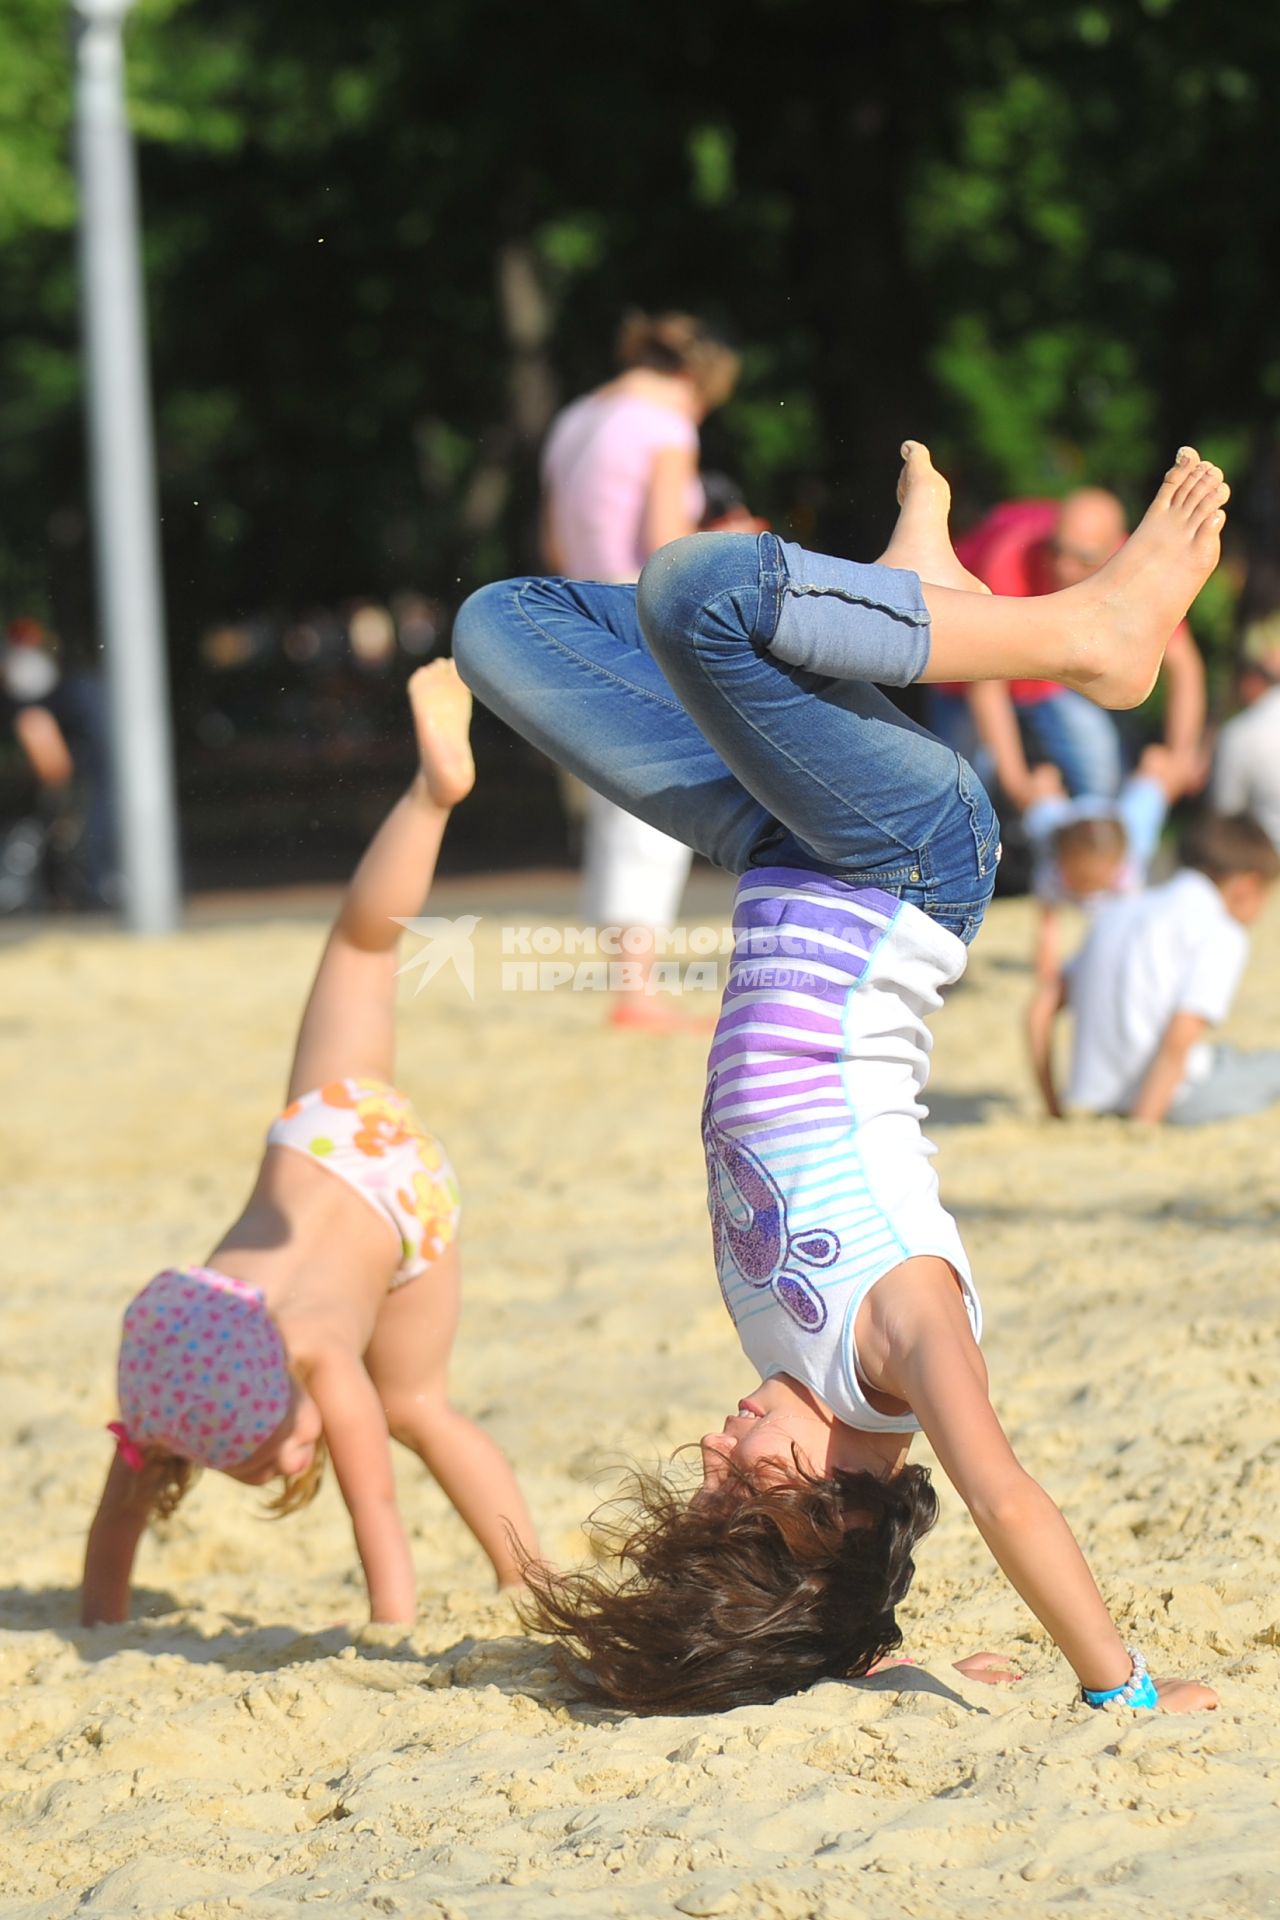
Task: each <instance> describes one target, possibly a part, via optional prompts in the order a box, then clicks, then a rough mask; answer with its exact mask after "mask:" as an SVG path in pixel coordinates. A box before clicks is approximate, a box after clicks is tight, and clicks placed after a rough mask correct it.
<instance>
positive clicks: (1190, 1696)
mask: <svg viewBox="0 0 1280 1920" xmlns="http://www.w3.org/2000/svg"><path fill="white" fill-rule="evenodd" d="M1156 1693H1157V1695H1158V1696H1159V1700H1160V1705H1161V1707H1162V1708H1163V1710H1164V1711H1165V1713H1204V1712H1207V1711H1212V1709H1213V1708H1214V1707H1216V1706H1217V1704H1218V1696H1217V1694H1216V1693H1215V1692H1214V1691H1213V1688H1212V1687H1206V1685H1205V1684H1204V1681H1203V1680H1157V1681H1156Z"/></svg>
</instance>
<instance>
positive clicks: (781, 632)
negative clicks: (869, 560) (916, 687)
mask: <svg viewBox="0 0 1280 1920" xmlns="http://www.w3.org/2000/svg"><path fill="white" fill-rule="evenodd" d="M766 541H771V542H772V544H773V546H774V547H775V548H776V550H777V557H778V559H779V560H780V562H781V565H782V567H783V568H784V569H785V580H784V582H783V586H782V593H781V603H780V607H779V611H778V618H777V623H776V625H775V627H774V631H773V634H772V637H771V638H770V639H769V640H768V642H767V647H768V651H769V652H770V653H771V654H772V655H773V656H774V657H775V658H776V659H778V660H785V661H786V662H787V664H788V665H789V666H793V667H801V668H803V669H804V670H805V671H806V672H809V673H816V674H821V675H823V676H824V677H825V678H827V679H831V680H869V681H871V682H873V683H874V684H876V685H878V686H887V687H908V686H910V685H911V684H912V683H913V682H914V681H916V680H918V679H919V678H920V675H921V674H922V673H923V672H924V670H925V667H926V666H927V665H928V663H929V644H930V624H929V609H928V607H927V606H926V605H925V602H924V594H923V592H922V591H921V587H920V576H919V574H917V573H912V572H910V571H908V570H907V569H906V568H903V567H882V566H875V565H871V566H866V565H863V564H861V563H860V562H858V561H856V560H838V559H836V558H835V557H834V556H833V555H831V554H826V553H812V552H810V551H809V549H808V548H807V547H801V546H797V545H796V544H795V542H794V541H790V540H778V539H777V538H776V537H775V536H772V535H762V536H761V549H762V552H761V558H762V561H763V560H765V558H766V550H765V542H766Z"/></svg>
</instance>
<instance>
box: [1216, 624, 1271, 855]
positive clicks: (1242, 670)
mask: <svg viewBox="0 0 1280 1920" xmlns="http://www.w3.org/2000/svg"><path fill="white" fill-rule="evenodd" d="M1236 689H1237V692H1238V694H1239V698H1240V706H1241V711H1240V712H1239V713H1238V714H1237V715H1236V716H1235V718H1234V719H1233V720H1228V721H1227V723H1226V725H1225V726H1224V727H1223V729H1222V732H1221V733H1220V734H1219V736H1218V746H1217V751H1216V753H1215V754H1214V761H1213V782H1212V787H1211V798H1212V802H1213V805H1214V807H1215V808H1216V810H1217V811H1218V812H1219V813H1224V814H1231V813H1251V814H1252V815H1253V817H1254V818H1255V819H1256V820H1257V821H1258V822H1259V824H1260V825H1261V826H1262V827H1264V828H1265V829H1266V831H1267V833H1268V834H1269V836H1270V838H1271V839H1272V840H1273V841H1274V843H1275V845H1276V846H1277V848H1280V611H1277V612H1275V613H1272V614H1270V615H1268V616H1266V617H1265V618H1263V619H1259V620H1255V621H1253V622H1251V623H1250V625H1249V626H1248V627H1246V629H1245V636H1244V646H1243V649H1242V654H1241V660H1240V665H1239V668H1238V670H1237V675H1236Z"/></svg>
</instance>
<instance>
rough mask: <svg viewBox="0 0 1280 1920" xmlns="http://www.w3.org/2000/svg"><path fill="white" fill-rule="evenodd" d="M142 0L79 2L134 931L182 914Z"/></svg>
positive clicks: (115, 682)
mask: <svg viewBox="0 0 1280 1920" xmlns="http://www.w3.org/2000/svg"><path fill="white" fill-rule="evenodd" d="M132 4H133V0H73V6H74V9H75V15H76V19H75V104H76V116H75V118H76V168H77V173H78V175H79V184H80V286H81V303H82V310H83V325H84V344H85V353H86V358H87V362H88V417H89V462H90V469H91V476H92V497H93V519H94V539H95V545H96V557H97V578H98V618H99V620H100V622H101V625H102V632H103V639H104V647H105V655H106V665H107V687H108V694H109V699H110V711H111V737H112V761H113V767H114V773H113V779H114V784H115V796H116V817H117V831H118V834H119V846H120V859H121V868H122V873H123V878H124V912H125V922H126V925H127V926H128V927H129V928H130V929H131V930H132V931H133V932H135V933H165V932H167V931H168V930H169V929H170V928H172V927H174V926H176V924H177V922H178V916H179V912H180V905H181V899H180V893H179V885H178V847H177V829H176V817H177V810H176V806H175V800H174V785H173V749H172V743H171V738H170V731H169V699H168V672H167V664H166V658H165V638H164V612H163V601H162V596H161V586H160V553H159V541H158V537H157V504H156V484H155V469H154V463H153V458H152V448H151V397H150V389H149V383H148V379H147V348H146V315H145V311H144V307H143V295H142V268H141V262H140V258H139V248H138V195H137V184H136V179H135V173H134V159H133V143H132V139H131V136H130V132H129V125H128V121H127V119H126V115H125V96H124V46H123V42H122V38H121V26H122V22H123V20H124V16H125V14H126V12H127V11H128V9H129V7H130V6H131V5H132Z"/></svg>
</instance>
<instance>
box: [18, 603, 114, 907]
mask: <svg viewBox="0 0 1280 1920" xmlns="http://www.w3.org/2000/svg"><path fill="white" fill-rule="evenodd" d="M0 706H2V707H3V711H4V717H5V719H6V720H7V721H8V722H9V724H10V725H11V727H12V729H13V733H14V737H15V738H16V740H17V742H18V745H19V746H20V747H21V749H22V752H23V756H24V758H25V759H26V762H27V765H28V767H29V768H30V770H31V772H32V774H33V775H34V777H35V779H36V781H37V783H38V786H39V790H40V811H41V814H42V816H43V818H44V819H45V820H46V821H47V822H48V823H49V833H50V837H51V838H55V839H64V840H65V839H69V840H70V841H71V842H73V843H74V846H75V853H74V859H73V860H72V861H70V862H69V863H68V864H69V866H70V868H71V871H72V873H73V877H74V884H73V888H72V900H73V903H74V904H75V905H78V906H86V907H110V906H114V905H115V904H116V902H117V900H118V898H119V880H118V876H117V872H116V845H115V818H114V810H113V806H112V793H111V766H110V743H109V730H108V724H107V703H106V691H105V688H104V687H103V684H102V681H101V679H100V677H99V676H98V675H97V674H96V673H91V672H87V671H84V670H77V671H71V672H68V671H66V670H65V669H64V668H63V667H62V665H61V664H60V662H59V661H58V659H57V657H56V654H55V651H54V647H53V642H52V639H51V636H50V635H49V634H48V633H46V631H45V629H44V627H43V626H42V625H41V624H40V622H39V621H38V620H32V619H29V618H26V617H23V618H19V619H16V620H11V621H10V622H9V625H8V628H7V629H6V633H5V644H4V648H3V651H0ZM77 782H78V783H79V784H80V787H81V789H82V794H83V805H84V814H83V827H82V830H81V831H80V832H79V833H78V837H77V832H76V828H75V823H74V808H73V805H72V804H70V802H71V794H72V789H73V787H74V786H75V784H76V783H77Z"/></svg>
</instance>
